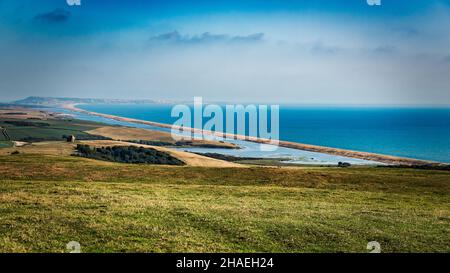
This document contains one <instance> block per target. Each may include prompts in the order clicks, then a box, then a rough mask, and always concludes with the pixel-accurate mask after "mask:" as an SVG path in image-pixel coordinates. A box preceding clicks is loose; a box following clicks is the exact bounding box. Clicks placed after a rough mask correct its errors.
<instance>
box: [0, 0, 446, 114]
mask: <svg viewBox="0 0 450 273" xmlns="http://www.w3.org/2000/svg"><path fill="white" fill-rule="evenodd" d="M81 2H82V5H81V6H68V5H67V3H66V1H65V0H41V1H36V0H0V37H2V39H0V59H1V60H2V62H1V63H0V92H1V93H0V94H1V96H0V100H3V101H5V100H13V99H18V98H21V97H24V96H28V95H40V96H76V97H109V98H149V99H161V100H163V99H170V100H176V99H179V100H192V98H193V97H194V96H203V97H204V98H205V100H211V101H245V102H274V103H285V102H292V103H302V104H308V103H312V104H431V105H440V104H445V105H450V79H449V78H450V77H448V75H450V0H445V1H444V0H410V1H401V0H381V2H382V5H381V6H376V7H374V6H369V5H367V3H366V1H365V0H345V1H343V0H340V1H339V0H315V1H313V0H304V1H301V0H285V1H280V0H240V1H237V0H228V1H225V0H197V1H194V0H190V1H189V0H172V1H170V0H165V1H144V0H134V1H133V0H130V1H119V0H108V1H106V0H81Z"/></svg>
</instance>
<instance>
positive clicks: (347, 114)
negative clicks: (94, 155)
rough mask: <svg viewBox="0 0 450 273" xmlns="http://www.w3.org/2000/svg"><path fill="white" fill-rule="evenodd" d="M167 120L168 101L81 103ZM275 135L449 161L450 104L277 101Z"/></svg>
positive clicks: (92, 108) (101, 110)
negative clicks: (396, 105) (325, 104)
mask: <svg viewBox="0 0 450 273" xmlns="http://www.w3.org/2000/svg"><path fill="white" fill-rule="evenodd" d="M79 108H82V109H84V110H88V111H92V112H99V113H104V114H111V115H116V116H123V117H129V118H135V119H142V120H148V121H155V122H161V123H168V124H172V123H173V122H174V121H175V120H176V119H177V118H172V117H171V115H170V113H171V110H172V106H171V105H163V104H120V105H111V104H108V105H80V106H79ZM280 139H281V140H286V141H293V142H299V143H305V144H314V145H320V146H328V147H335V148H343V149H350V150H356V151H364V152H373V153H381V154H386V155H394V156H402V157H410V158H417V159H424V160H432V161H440V162H446V163H450V108H393V107H386V108H381V107H304V106H292V105H281V106H280Z"/></svg>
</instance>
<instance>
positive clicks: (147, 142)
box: [127, 140, 174, 146]
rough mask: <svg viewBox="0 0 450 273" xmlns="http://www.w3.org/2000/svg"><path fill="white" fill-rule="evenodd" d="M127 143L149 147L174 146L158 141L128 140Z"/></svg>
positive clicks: (170, 143)
mask: <svg viewBox="0 0 450 273" xmlns="http://www.w3.org/2000/svg"><path fill="white" fill-rule="evenodd" d="M127 142H131V143H136V144H142V145H150V146H174V144H173V143H172V142H165V141H158V140H128V141H127Z"/></svg>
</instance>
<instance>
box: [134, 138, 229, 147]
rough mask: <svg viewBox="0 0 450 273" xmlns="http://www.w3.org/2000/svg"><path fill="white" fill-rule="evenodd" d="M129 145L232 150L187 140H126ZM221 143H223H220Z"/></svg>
mask: <svg viewBox="0 0 450 273" xmlns="http://www.w3.org/2000/svg"><path fill="white" fill-rule="evenodd" d="M128 142H131V143H137V144H142V145H150V146H175V147H197V148H223V149H233V147H228V146H223V147H222V146H217V145H215V144H208V143H196V144H195V145H194V142H192V141H189V140H180V141H177V142H175V143H173V142H166V141H158V140H128ZM222 142H223V141H222Z"/></svg>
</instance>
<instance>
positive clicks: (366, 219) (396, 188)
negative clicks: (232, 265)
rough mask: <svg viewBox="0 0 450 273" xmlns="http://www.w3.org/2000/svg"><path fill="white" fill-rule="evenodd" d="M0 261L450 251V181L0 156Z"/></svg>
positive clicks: (379, 172) (384, 173)
mask: <svg viewBox="0 0 450 273" xmlns="http://www.w3.org/2000/svg"><path fill="white" fill-rule="evenodd" d="M0 174H1V176H0V251H1V252H10V251H18V252H35V251H48V252H63V251H65V245H66V244H67V243H68V242H69V241H78V242H80V243H81V246H82V251H84V252H100V251H102V252H103V251H106V252H128V251H139V252H180V251H188V252H192V251H200V252H203V251H207V252H229V251H242V252H273V251H275V252H340V251H346V252H347V251H350V252H366V251H367V250H366V245H367V242H369V241H373V240H375V241H378V242H379V243H380V244H381V247H382V251H384V252H410V251H414V252H430V251H437V252H449V251H450V246H449V244H448V242H449V241H450V172H448V171H429V170H412V169H387V168H348V169H339V168H301V169H300V168H266V167H261V168H258V167H253V168H242V169H239V170H238V171H237V169H235V168H194V167H170V166H147V165H146V166H144V165H127V164H119V163H109V162H101V161H94V160H90V159H83V158H76V157H60V156H38V155H23V154H20V155H9V156H0Z"/></svg>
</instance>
